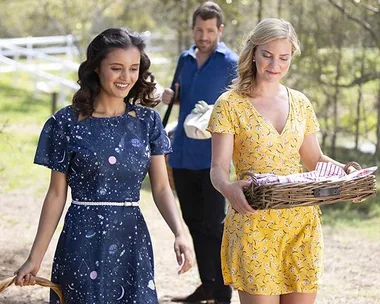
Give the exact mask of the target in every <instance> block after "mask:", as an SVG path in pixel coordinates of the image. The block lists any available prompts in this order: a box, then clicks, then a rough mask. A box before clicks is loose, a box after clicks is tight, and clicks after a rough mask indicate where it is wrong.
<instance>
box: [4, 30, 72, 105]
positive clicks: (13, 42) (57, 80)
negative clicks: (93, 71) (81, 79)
mask: <svg viewBox="0 0 380 304" xmlns="http://www.w3.org/2000/svg"><path fill="white" fill-rule="evenodd" d="M74 40H78V39H77V38H74V37H73V36H71V35H68V36H48V37H27V38H11V39H0V63H1V65H0V75H1V73H7V72H13V73H14V79H13V83H14V85H15V86H18V83H19V71H22V72H26V73H28V74H30V75H33V78H34V79H33V80H34V87H35V90H42V91H44V92H46V93H54V94H56V93H58V94H59V102H60V103H61V104H62V103H64V96H65V91H67V90H69V91H70V92H72V91H76V90H78V88H79V86H78V84H77V83H76V82H74V81H71V80H68V79H67V77H66V76H67V74H68V73H71V72H75V73H76V72H77V71H78V68H79V64H78V63H75V62H73V61H72V58H73V57H76V56H77V53H78V51H77V49H76V47H75V45H74ZM52 54H54V55H57V54H64V55H65V57H66V59H59V58H57V57H54V56H51V55H52ZM52 70H56V71H60V72H59V76H58V75H55V74H51V73H49V72H47V71H52Z"/></svg>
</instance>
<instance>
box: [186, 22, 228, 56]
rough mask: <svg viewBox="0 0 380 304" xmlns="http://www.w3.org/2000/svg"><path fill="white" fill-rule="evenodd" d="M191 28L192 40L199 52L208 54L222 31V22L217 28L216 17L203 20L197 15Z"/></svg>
mask: <svg viewBox="0 0 380 304" xmlns="http://www.w3.org/2000/svg"><path fill="white" fill-rule="evenodd" d="M192 30H193V38H194V42H195V45H196V47H197V48H198V50H199V52H201V53H204V54H208V53H211V52H212V51H213V50H214V49H215V48H216V46H217V44H218V42H219V38H220V36H221V34H222V32H223V24H222V25H221V26H220V27H219V28H218V25H217V19H216V18H212V19H207V20H203V19H202V18H201V17H199V16H198V17H197V18H196V20H195V24H194V26H193V28H192Z"/></svg>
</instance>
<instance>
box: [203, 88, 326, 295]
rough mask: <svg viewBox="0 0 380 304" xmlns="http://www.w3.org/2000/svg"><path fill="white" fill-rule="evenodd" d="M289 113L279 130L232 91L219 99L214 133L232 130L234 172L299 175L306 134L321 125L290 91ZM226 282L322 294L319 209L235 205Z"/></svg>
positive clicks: (270, 291)
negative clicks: (242, 210)
mask: <svg viewBox="0 0 380 304" xmlns="http://www.w3.org/2000/svg"><path fill="white" fill-rule="evenodd" d="M288 97H289V103H290V110H289V116H288V119H287V122H286V124H285V127H284V129H283V131H282V132H281V134H279V133H278V131H277V130H276V129H275V128H274V127H273V125H272V124H271V123H270V122H268V121H266V119H265V118H264V117H263V116H262V115H260V113H259V112H258V111H257V110H256V109H255V107H254V106H253V105H252V103H251V102H250V100H249V99H247V98H245V97H243V96H241V95H239V94H238V93H237V92H236V91H234V90H230V91H228V92H226V93H224V94H222V95H221V96H220V97H219V99H218V100H217V102H216V103H215V106H214V110H213V113H212V115H211V118H210V123H209V127H208V130H209V131H210V132H212V133H227V134H232V135H234V149H233V157H232V158H233V164H234V166H235V170H236V176H237V177H239V176H240V174H241V173H243V172H245V171H252V170H253V172H255V173H268V172H273V173H274V174H277V175H288V174H292V173H298V172H300V167H301V166H300V155H299V149H300V147H301V144H302V141H303V138H304V136H306V135H309V134H312V133H316V132H318V130H319V124H318V121H317V118H316V116H315V113H314V110H313V107H312V105H311V103H310V101H309V100H308V99H307V97H306V96H305V95H303V94H302V93H300V92H298V91H296V90H292V89H288ZM221 255H222V270H223V277H224V282H225V284H228V285H232V287H233V288H235V289H238V290H242V291H245V292H247V293H250V294H260V295H279V294H287V293H292V292H303V293H309V292H316V291H317V286H318V280H319V278H320V276H321V273H322V267H323V266H322V262H323V261H322V256H323V237H322V230H321V225H320V209H319V208H318V207H298V208H291V209H281V210H261V211H257V212H255V213H254V214H250V215H241V214H239V213H237V212H235V210H234V209H232V208H231V207H229V209H228V213H227V217H226V221H225V227H224V234H223V241H222V252H221Z"/></svg>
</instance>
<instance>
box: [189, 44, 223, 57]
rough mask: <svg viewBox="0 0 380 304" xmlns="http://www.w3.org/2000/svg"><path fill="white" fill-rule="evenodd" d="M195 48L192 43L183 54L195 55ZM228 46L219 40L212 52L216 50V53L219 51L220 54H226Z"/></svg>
mask: <svg viewBox="0 0 380 304" xmlns="http://www.w3.org/2000/svg"><path fill="white" fill-rule="evenodd" d="M195 49H196V46H195V44H193V45H192V46H191V47H190V48H189V49H188V50H187V51H185V52H184V54H183V55H184V56H192V57H195ZM228 51H229V50H228V48H227V46H226V45H225V44H224V42H219V43H218V45H217V46H216V48H215V50H214V52H213V54H214V53H216V52H218V53H221V54H224V55H225V54H227V53H228Z"/></svg>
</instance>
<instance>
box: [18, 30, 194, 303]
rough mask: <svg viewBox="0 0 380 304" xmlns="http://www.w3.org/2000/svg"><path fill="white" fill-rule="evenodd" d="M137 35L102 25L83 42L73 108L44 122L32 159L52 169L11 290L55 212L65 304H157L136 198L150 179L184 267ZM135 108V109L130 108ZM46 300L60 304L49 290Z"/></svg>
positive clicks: (47, 236)
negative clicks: (31, 239) (35, 227)
mask: <svg viewBox="0 0 380 304" xmlns="http://www.w3.org/2000/svg"><path fill="white" fill-rule="evenodd" d="M144 48H145V44H144V41H143V40H142V38H141V37H140V36H139V35H137V34H134V33H131V32H130V31H128V30H127V29H108V30H106V31H104V32H103V33H101V34H99V35H98V36H97V37H96V38H95V39H94V40H93V41H92V42H91V43H90V45H89V46H88V49H87V60H86V61H84V62H83V63H82V64H81V65H80V68H79V71H78V75H79V81H78V83H79V85H80V89H79V90H78V92H77V93H76V94H75V95H74V98H73V105H71V106H67V107H65V108H63V109H62V110H60V111H58V112H57V113H56V114H55V115H53V116H52V117H51V118H50V119H49V120H48V121H47V122H46V124H45V126H44V128H43V130H42V132H41V136H40V140H39V143H38V147H37V152H36V156H35V160H34V162H35V163H36V164H40V165H44V166H47V167H48V168H50V169H51V181H50V186H49V189H48V192H47V195H46V198H45V201H44V204H43V208H42V212H41V217H40V223H39V227H38V231H37V235H36V238H35V241H34V244H33V246H32V249H31V252H30V255H29V257H28V259H27V260H26V262H25V263H24V264H23V265H22V266H21V267H20V269H19V270H18V271H17V272H16V274H17V278H16V285H20V286H24V285H33V284H34V283H35V281H34V276H35V275H36V274H37V272H38V270H39V268H40V264H41V262H42V259H43V256H44V254H45V252H46V250H47V247H48V244H49V242H50V240H51V238H52V236H53V233H54V230H55V229H56V226H57V224H58V222H59V219H60V217H61V215H62V212H63V209H64V205H65V202H66V196H67V189H68V186H69V187H70V188H71V194H72V203H71V205H70V207H69V209H68V212H67V214H66V217H65V223H64V227H63V230H62V232H61V235H60V238H59V241H58V245H57V249H56V253H55V257H54V262H53V269H52V281H53V282H55V283H58V284H60V285H61V288H62V291H63V295H64V301H65V304H82V303H83V304H89V303H104V304H106V303H107V304H108V303H109V304H112V303H115V304H116V303H144V304H145V303H158V300H157V293H156V288H155V282H154V265H153V252H152V244H151V240H150V236H149V232H148V229H147V226H146V223H145V221H144V218H143V216H142V214H141V211H140V208H139V205H138V201H139V199H140V189H141V183H142V181H143V179H144V177H145V176H146V174H147V173H149V177H150V182H151V188H152V194H153V199H154V201H155V203H156V205H157V207H158V209H159V211H160V212H161V214H162V216H163V217H164V219H165V220H166V222H167V224H168V225H169V227H170V228H171V230H172V231H173V233H174V235H175V242H174V250H175V253H176V257H177V261H178V263H179V264H180V265H182V267H181V268H180V270H179V273H183V272H185V271H187V270H188V269H190V268H191V264H192V261H193V252H192V249H191V245H190V242H189V241H188V238H187V236H186V234H185V232H184V228H183V223H182V220H181V218H180V216H179V213H178V209H177V206H176V203H175V200H174V197H173V194H172V191H171V189H170V186H169V182H168V178H167V172H166V165H165V160H164V155H165V154H166V153H169V152H171V147H170V142H169V140H168V137H167V136H166V133H165V131H164V129H163V126H162V124H161V120H160V117H159V115H158V114H157V112H155V111H154V110H152V109H150V108H149V107H152V106H154V105H156V104H157V101H156V100H155V98H154V97H153V96H154V90H155V84H154V77H153V75H152V74H151V73H150V72H149V70H148V69H149V67H150V60H149V58H148V57H147V55H146V53H145V51H144ZM137 103H139V104H140V105H137ZM50 303H54V304H56V303H59V299H58V297H57V296H56V295H55V294H54V293H53V292H52V293H51V297H50Z"/></svg>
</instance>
